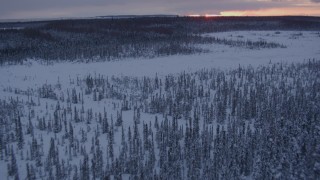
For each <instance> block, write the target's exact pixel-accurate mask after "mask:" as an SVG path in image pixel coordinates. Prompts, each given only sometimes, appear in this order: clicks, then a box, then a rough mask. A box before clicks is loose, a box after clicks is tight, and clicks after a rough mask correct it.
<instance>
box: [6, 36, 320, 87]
mask: <svg viewBox="0 0 320 180" xmlns="http://www.w3.org/2000/svg"><path fill="white" fill-rule="evenodd" d="M205 36H214V37H219V38H226V39H233V40H237V39H240V40H244V41H246V40H261V39H263V40H265V41H267V42H276V43H279V44H283V45H285V46H287V48H273V49H246V48H242V47H229V46H225V45H217V44H212V45H206V46H205V47H204V48H206V49H209V50H210V52H209V53H203V54H195V55H182V56H179V55H175V56H168V57H159V58H154V59H126V60H121V61H111V62H95V63H88V64H85V63H57V64H54V65H48V66H47V65H41V64H39V63H37V62H35V61H32V60H30V61H28V62H27V63H26V64H28V65H27V66H26V65H19V66H5V67H0V82H1V83H0V88H4V87H6V86H8V85H9V86H12V87H19V88H25V87H28V86H30V87H35V86H39V85H42V84H43V83H45V82H48V83H55V82H56V81H57V80H58V78H59V79H60V80H61V81H62V83H63V81H68V80H69V77H71V78H74V77H76V76H77V75H86V74H89V73H91V74H94V73H96V74H101V75H105V76H112V75H116V76H119V75H120V76H139V77H142V76H152V77H153V76H155V75H156V74H158V75H160V76H161V75H167V74H175V73H180V72H182V71H187V72H194V71H197V70H199V69H203V68H220V69H229V68H234V67H238V66H239V65H244V66H246V65H252V66H253V67H256V66H259V65H265V64H267V63H269V62H273V63H274V62H289V63H290V62H300V61H304V60H308V59H313V58H315V59H320V34H319V32H311V31H235V32H222V33H212V34H206V35H205Z"/></svg>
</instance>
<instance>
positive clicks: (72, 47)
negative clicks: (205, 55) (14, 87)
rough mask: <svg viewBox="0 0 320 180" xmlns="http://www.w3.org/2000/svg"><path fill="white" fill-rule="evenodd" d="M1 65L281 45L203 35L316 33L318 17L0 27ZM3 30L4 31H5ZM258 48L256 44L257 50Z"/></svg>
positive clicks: (88, 21)
mask: <svg viewBox="0 0 320 180" xmlns="http://www.w3.org/2000/svg"><path fill="white" fill-rule="evenodd" d="M0 27H2V28H3V29H1V30H0V39H1V42H0V63H1V64H4V63H9V64H16V63H21V62H23V60H26V59H28V58H29V59H41V60H44V61H46V62H48V63H49V62H51V63H52V62H56V61H85V62H86V61H101V60H102V61H106V60H118V59H123V58H128V57H131V58H141V57H145V58H153V57H158V56H168V55H175V54H194V53H202V52H207V50H205V49H201V48H199V47H196V45H197V44H207V43H220V44H225V45H230V46H240V47H245V48H251V49H252V48H257V45H258V48H277V47H283V45H280V44H277V43H268V42H264V41H257V42H249V43H248V42H233V41H230V40H229V41H227V40H220V39H215V38H212V37H203V36H201V34H203V33H210V32H220V31H231V30H233V31H234V30H319V29H320V23H319V21H318V18H316V17H214V18H205V17H202V18H201V17H200V18H191V17H137V18H108V19H80V20H54V21H44V22H29V23H1V24H0ZM6 28H7V29H6ZM259 45H260V46H259Z"/></svg>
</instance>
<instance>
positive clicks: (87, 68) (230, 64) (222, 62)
mask: <svg viewBox="0 0 320 180" xmlns="http://www.w3.org/2000/svg"><path fill="white" fill-rule="evenodd" d="M204 36H213V37H218V38H225V39H231V40H254V41H259V40H264V41H267V42H275V43H280V44H283V45H285V46H286V48H275V49H246V48H243V47H229V46H226V45H217V44H212V45H202V46H201V47H203V48H206V49H208V50H209V51H210V52H209V53H203V54H195V55H175V56H167V57H158V58H154V59H125V60H121V61H109V62H93V63H71V62H66V63H62V62H61V63H55V64H52V65H43V64H41V63H39V62H38V61H35V60H28V61H27V62H26V63H25V64H24V65H15V66H2V67H0V99H8V98H10V97H19V99H21V100H24V101H27V97H26V96H25V95H17V94H14V93H10V92H8V91H7V90H6V89H7V88H9V87H10V88H17V89H20V90H25V91H27V90H28V89H33V90H37V88H39V87H41V86H42V85H43V84H46V83H47V84H51V85H55V84H57V83H58V82H59V83H61V86H62V89H63V92H66V89H67V88H68V89H69V91H70V90H71V88H73V86H71V85H70V81H75V80H76V79H77V78H78V77H79V78H84V77H86V76H87V75H94V74H96V75H103V76H105V77H107V76H108V77H110V76H131V77H143V76H150V77H154V76H155V75H158V76H165V75H168V74H177V73H180V72H183V71H186V72H195V71H198V70H200V69H204V68H207V69H211V68H218V69H231V68H236V67H238V66H239V65H241V66H247V65H251V66H253V67H257V66H259V65H266V64H268V63H270V62H273V63H275V62H288V63H291V62H301V61H304V60H308V59H314V58H315V59H320V35H319V33H318V32H312V31H236V32H234V31H232V32H221V33H210V34H205V35H204ZM74 87H76V86H75V85H74ZM76 88H79V87H76ZM77 90H78V89H77ZM85 99H86V100H87V101H88V102H89V103H85V104H84V107H85V109H89V108H92V109H93V114H95V113H99V112H103V109H104V107H106V108H107V110H108V119H109V121H110V117H111V116H113V120H114V122H115V121H116V114H117V110H115V109H113V108H112V106H113V103H119V101H117V100H110V99H104V100H102V101H100V102H92V95H90V96H89V95H88V96H86V95H85ZM90 100H91V101H90ZM33 101H35V102H37V99H36V97H34V99H33ZM40 103H41V106H39V107H35V111H36V114H37V115H39V116H40V118H41V117H45V118H46V119H48V118H49V115H48V114H47V113H46V109H45V104H48V107H49V109H50V111H53V110H54V107H55V105H56V101H54V100H49V99H40ZM61 106H65V104H61ZM74 106H76V107H77V109H81V104H76V105H73V107H74ZM73 107H72V108H73ZM26 114H27V113H26ZM155 116H156V115H151V114H145V113H142V114H141V123H142V122H144V123H147V124H148V125H149V123H150V122H152V123H153V122H154V119H155ZM157 117H158V118H159V121H161V120H163V119H164V117H162V115H157ZM51 118H53V117H51ZM68 118H70V117H68ZM169 118H170V117H169ZM24 119H25V120H27V117H24ZM93 119H94V120H95V119H96V117H93ZM123 119H125V120H126V122H125V123H124V126H123V128H124V130H125V131H126V132H127V130H128V128H129V127H131V132H133V124H134V123H133V110H130V111H126V112H123ZM22 124H23V125H26V124H27V121H25V122H23V123H22ZM183 124H184V122H179V125H183ZM33 125H34V126H35V124H33ZM96 125H97V123H92V124H89V125H85V124H82V125H81V126H79V125H78V126H77V127H75V129H74V134H75V135H78V136H79V137H81V133H80V131H81V129H84V130H85V131H88V137H87V139H88V141H87V143H86V146H87V149H90V146H91V139H92V138H93V137H94V134H95V132H94V131H93V130H94V129H95V128H96ZM152 126H153V124H152ZM200 127H202V124H200ZM214 127H215V126H214ZM139 128H140V131H139V132H142V126H141V125H140V126H139ZM91 129H93V130H91ZM35 134H36V137H37V136H39V135H40V134H42V132H39V131H38V130H37V131H36V132H35ZM125 136H126V138H127V134H126V135H125ZM140 136H142V133H141V134H140ZM51 138H55V136H54V133H48V134H47V135H46V136H44V137H43V139H44V142H45V143H46V145H45V146H44V149H43V151H44V153H45V154H46V153H47V152H48V150H49V146H50V139H51ZM99 138H100V142H101V141H105V139H107V136H106V135H102V136H100V137H99ZM79 139H80V138H79ZM58 140H59V141H62V138H61V137H58V138H57V141H58ZM57 141H56V143H57ZM25 142H31V138H28V139H25ZM38 143H39V142H38ZM120 145H121V127H115V145H114V153H115V156H118V153H119V148H120V147H121V146H120ZM25 146H26V147H27V148H28V147H29V146H28V144H25ZM27 148H26V149H27ZM101 148H102V149H103V150H106V149H107V144H102V145H101ZM59 150H60V152H59V155H61V157H63V158H66V159H67V158H68V157H67V155H65V153H64V152H63V151H62V150H64V148H59ZM158 153H159V152H158V151H156V155H157V154H158ZM24 156H26V154H24ZM16 158H17V161H18V162H19V161H21V160H20V157H19V156H17V157H16ZM79 161H80V160H79V158H78V159H77V158H74V159H73V161H72V163H73V164H75V165H78V164H79ZM317 167H318V166H317ZM24 168H25V164H24V163H21V164H18V169H19V172H20V173H21V175H20V178H24V177H25V174H26V172H25V169H24ZM21 171H22V172H21ZM6 173H7V168H6V163H4V161H1V162H0V174H6Z"/></svg>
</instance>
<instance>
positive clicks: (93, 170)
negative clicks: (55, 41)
mask: <svg viewBox="0 0 320 180" xmlns="http://www.w3.org/2000/svg"><path fill="white" fill-rule="evenodd" d="M203 36H211V37H216V38H219V39H225V40H231V41H265V42H270V43H271V42H272V43H278V44H281V45H283V46H285V48H270V49H268V48H261V49H249V48H246V47H232V46H228V45H222V44H210V45H201V47H202V48H205V49H207V50H209V52H208V53H201V54H194V55H174V56H166V57H157V58H153V59H140V58H137V59H125V60H121V61H110V62H93V63H87V64H86V63H77V62H73V63H71V62H67V63H54V64H51V65H43V64H41V63H39V61H36V60H28V61H25V63H24V65H6V66H1V67H0V100H1V101H0V105H1V108H2V110H0V112H1V113H3V114H5V115H6V116H3V117H0V120H1V122H2V126H3V128H2V130H4V129H5V130H6V131H7V132H6V133H4V132H1V135H3V134H6V135H5V137H3V138H2V139H1V143H0V144H1V146H3V144H5V145H4V146H3V147H1V160H0V175H2V176H3V177H5V179H14V177H13V175H15V172H16V170H15V168H17V171H18V172H19V173H18V174H19V178H20V179H25V177H29V176H32V177H33V175H34V177H36V179H48V177H51V176H55V177H59V178H60V179H72V178H75V179H80V177H81V176H85V177H84V179H86V177H87V176H86V175H88V174H86V173H88V172H90V173H89V174H90V175H88V176H89V177H90V178H91V179H92V178H97V179H103V177H106V176H110V177H115V178H117V177H122V178H127V179H128V178H129V177H131V178H134V177H135V178H138V179H139V177H142V176H143V177H145V178H151V177H152V178H154V177H158V178H161V177H162V178H165V177H170V178H177V179H179V178H182V179H186V178H187V177H189V178H191V179H192V177H193V178H196V177H199V176H200V175H201V177H204V178H206V177H207V178H209V179H210V178H214V177H215V178H217V177H220V178H222V179H223V178H226V179H229V178H234V177H241V178H242V179H251V178H252V177H255V178H257V179H259V178H261V177H263V176H259V175H260V174H259V173H262V172H260V171H258V170H256V169H254V168H253V166H255V167H257V168H258V169H259V168H260V169H264V167H266V166H267V165H268V164H267V165H261V161H260V158H261V159H262V158H265V159H268V158H267V157H269V156H267V155H265V154H263V152H264V151H263V150H264V148H267V147H264V144H268V143H271V142H272V143H283V142H282V140H283V139H285V135H286V133H282V132H287V131H284V130H283V129H277V130H274V131H275V134H271V135H270V138H269V139H264V135H265V134H263V133H265V132H269V130H272V129H273V128H274V127H273V126H272V125H274V124H272V123H270V124H271V125H270V126H269V124H268V125H265V126H263V125H261V124H259V123H256V122H260V119H259V118H261V117H265V116H264V115H266V116H268V117H269V115H270V114H268V113H267V112H266V110H265V109H267V108H266V107H267V106H268V105H270V104H272V105H274V104H277V105H278V106H277V107H269V106H268V108H271V109H272V108H274V109H276V110H274V111H275V113H274V116H275V117H277V118H278V119H281V120H282V119H283V118H284V115H283V112H284V110H283V107H286V105H287V104H285V103H287V102H286V99H290V98H289V96H290V97H291V96H292V97H296V96H295V95H296V92H301V93H306V94H308V96H307V100H305V101H303V100H301V101H302V102H303V103H305V104H308V106H306V107H301V109H302V110H306V108H307V107H309V109H310V114H312V113H313V114H316V113H317V110H315V109H316V108H315V107H317V106H318V105H320V104H319V101H318V99H317V98H319V92H315V90H316V89H317V88H318V87H317V84H319V83H320V82H319V73H317V71H316V70H314V69H312V67H309V66H307V65H301V68H296V66H290V64H291V63H296V64H298V63H306V64H307V63H308V61H309V60H316V61H319V60H320V32H313V31H230V32H221V33H210V34H203ZM313 63H314V66H315V68H316V67H317V66H318V65H319V63H317V62H314V61H313ZM282 65H283V66H282ZM248 66H251V67H248ZM297 66H298V65H297ZM298 67H300V66H298ZM310 69H311V70H310ZM264 73H265V76H264V75H262V74H264ZM283 76H285V77H283ZM252 79H254V80H252ZM308 80H310V81H308ZM300 81H302V82H300ZM260 83H261V84H260ZM295 83H296V84H297V85H296V84H295ZM301 84H302V85H301ZM278 87H279V89H280V90H281V91H280V90H278ZM304 87H305V89H303V90H301V91H298V90H300V89H299V88H304ZM264 88H265V89H264ZM260 91H261V92H260ZM224 92H228V93H229V94H225V93H224ZM283 92H287V93H285V95H284V94H283ZM277 93H279V94H277ZM313 93H314V94H315V95H314V94H313ZM239 94H240V95H239ZM310 94H311V95H314V97H312V98H311V97H309V95H310ZM273 95H274V97H277V98H279V99H281V100H278V99H277V98H269V97H271V96H272V97H273ZM277 95H278V96H277ZM311 95H310V96H311ZM238 96H239V98H237V97H238ZM260 96H262V97H260ZM256 97H257V99H255V98H256ZM301 97H302V96H301ZM303 97H305V96H303ZM259 98H261V99H259ZM292 99H294V98H292ZM299 100H300V99H299V98H296V99H294V102H291V101H289V100H288V103H289V105H288V106H290V102H291V103H292V104H291V105H292V107H295V106H294V105H293V104H294V103H296V102H300V101H299ZM227 101H228V102H227ZM234 101H236V103H239V104H241V103H242V102H243V104H241V106H240V105H238V106H236V105H234ZM274 101H275V102H274ZM280 101H281V103H280ZM282 101H283V102H282ZM311 101H312V102H311ZM268 103H269V104H268ZM199 104H200V105H199ZM252 104H254V106H256V105H257V107H256V108H257V109H256V110H252V112H251V109H253V108H255V107H254V106H253V105H252ZM279 104H281V106H280V105H279ZM242 105H243V106H242ZM309 105H310V106H309ZM239 106H240V107H239ZM243 107H245V108H243ZM249 107H250V112H249V110H248V111H246V110H247V109H249ZM290 107H291V106H290ZM311 107H312V108H311ZM232 108H234V109H232ZM298 108H300V106H298ZM301 109H300V110H301ZM11 111H12V112H11ZM242 111H243V112H242ZM253 111H256V112H253ZM18 112H19V113H18ZM288 112H289V110H288ZM299 112H300V111H299ZM318 112H319V110H318ZM246 113H248V115H247V114H246ZM264 113H265V114H264ZM280 114H281V117H280ZM260 115H261V116H260ZM230 116H232V118H231V119H230ZM235 116H237V117H241V118H243V119H245V120H243V121H242V120H241V121H240V120H239V122H238V121H235V120H234V119H233V118H234V117H235ZM270 116H271V115H270ZM315 116H316V115H315ZM285 117H286V118H291V116H289V115H288V116H285ZM303 117H305V116H303ZM10 118H13V119H15V121H14V122H12V120H10ZM155 119H157V121H156V120H155ZM191 119H192V121H191ZM257 119H259V120H257ZM318 119H319V118H318ZM318 119H317V117H315V121H313V122H314V123H315V124H316V125H317V127H319V126H318V125H319V122H318ZM189 120H190V121H189ZM308 120H309V119H308ZM19 121H21V122H19ZM43 122H44V124H47V125H45V127H43V124H42V123H43ZM156 122H157V123H156ZM274 123H283V122H282V121H281V122H280V120H279V122H278V121H277V122H274ZM299 123H300V122H298V124H299ZM106 124H108V125H106ZM290 125H291V124H290ZM49 126H50V128H49ZM105 126H107V127H105ZM288 126H289V125H288ZM19 127H22V128H21V129H22V130H21V129H20V130H19ZM265 127H266V128H270V129H267V130H265V129H264V130H265V131H261V132H262V134H259V132H256V131H255V130H256V129H257V128H262V129H263V128H265ZM279 127H280V126H279ZM220 128H221V129H220ZM233 128H236V129H237V130H234V129H233ZM294 128H295V127H294ZM71 129H72V130H71ZM129 129H131V130H130V133H129ZM217 129H218V130H217ZM298 129H299V128H298ZM220 131H221V132H222V131H223V133H224V132H225V131H226V132H227V134H232V133H235V134H233V135H234V136H232V138H234V137H236V138H235V139H232V138H231V137H230V139H232V140H230V139H228V138H227V139H228V140H230V141H228V140H226V143H221V142H222V140H221V139H219V138H222V139H223V138H225V136H224V135H225V134H224V135H222V133H221V132H220ZM314 131H317V130H314ZM219 132H220V133H221V134H219ZM240 132H243V134H246V135H243V136H242V135H241V134H242V133H240ZM237 133H238V134H237ZM251 133H252V134H251ZM277 133H279V134H277ZM288 133H291V132H288ZM8 134H9V135H8ZM208 134H210V135H211V137H209V135H208ZM253 134H255V135H253ZM230 136H231V135H230ZM254 137H256V139H254ZM258 137H259V138H260V139H259V138H258ZM265 137H266V136H265ZM268 137H269V136H268ZM278 137H284V138H283V139H281V138H279V139H277V138H278ZM302 137H303V138H300V139H299V138H297V139H294V140H290V143H291V142H292V144H294V145H292V146H290V145H291V144H290V145H288V149H294V148H293V147H295V148H297V149H299V148H300V147H301V146H303V145H302V144H303V143H304V140H305V139H307V137H309V136H308V135H305V136H302ZM130 138H132V139H130ZM274 138H275V139H274ZM304 138H305V139H304ZM34 139H35V140H36V142H37V143H34ZM223 140H224V139H223ZM242 140H243V141H242ZM52 141H53V143H52ZM227 141H228V142H227ZM314 141H318V140H314ZM219 142H220V143H219ZM238 142H239V143H238ZM242 142H246V143H242ZM247 142H249V143H247ZM253 142H256V144H257V146H255V145H253V144H254V143H253ZM259 142H261V143H260V144H261V147H260V146H258V144H259ZM19 143H20V144H19ZM21 143H22V145H21ZM188 143H191V144H188ZM197 143H198V144H197ZM206 143H208V144H209V145H208V144H206ZM250 143H252V144H250ZM272 143H271V144H268V145H270V146H268V147H274V146H273V145H274V144H272ZM34 144H36V145H34ZM52 144H53V145H52ZM222 144H223V145H222ZM260 144H259V145H260ZM310 144H311V143H310ZM251 145H252V146H251ZM21 146H22V147H21ZM52 146H53V147H52ZM162 146H163V147H162ZM234 146H235V147H237V148H238V149H241V150H243V151H242V152H239V153H237V152H236V151H237V150H234V149H237V148H233V147H234ZM253 146H254V147H253ZM310 146H311V145H310ZM216 147H218V148H220V149H219V150H217V149H214V148H216ZM289 147H290V148H289ZM319 147H320V145H319ZM130 148H132V149H130ZM197 148H198V149H197ZM249 148H252V149H254V148H256V149H255V151H254V152H259V153H261V154H259V153H257V154H255V153H252V154H250V153H251V152H247V151H246V150H245V149H249ZM204 149H205V150H204ZM221 149H222V150H221ZM223 149H224V150H225V152H227V151H228V152H229V149H231V150H230V154H228V153H223V152H224V150H223ZM100 150H101V151H100ZM220 150H221V151H220ZM277 150H278V149H277ZM206 151H208V152H206ZM239 151H240V150H239ZM292 151H293V150H292ZM297 151H299V152H300V149H299V150H297ZM306 151H308V152H309V149H307V150H306ZM12 152H13V153H12ZM197 152H201V153H199V154H197ZM268 152H269V151H268ZM270 152H271V150H270ZM272 152H274V153H276V152H277V153H278V152H280V150H279V151H276V150H275V151H272ZM310 152H311V150H310ZM219 153H221V154H219ZM281 153H284V154H286V153H287V152H286V151H285V150H283V149H281ZM234 154H241V155H243V157H244V156H245V157H246V158H243V159H241V158H242V156H241V157H240V156H239V157H238V156H236V155H235V156H234ZM287 154H288V156H290V157H294V156H295V155H293V154H290V153H287ZM291 155H292V156H291ZM175 157H181V159H176V158H175ZM217 157H223V158H226V159H227V160H221V159H219V160H217V159H215V158H217ZM303 157H304V156H303ZM250 158H252V159H251V160H250ZM308 158H309V156H308ZM13 159H14V160H13ZM99 159H103V160H102V161H100V160H99ZM197 159H201V161H200V160H199V161H200V162H198V161H197ZM233 159H237V160H238V159H239V161H236V160H235V161H236V162H235V161H233ZM244 159H245V160H244ZM306 159H307V158H306ZM211 160H212V161H211ZM240 160H241V161H240ZM242 160H243V161H245V162H246V163H245V164H247V166H245V167H243V169H241V170H235V169H233V171H232V172H233V173H234V174H232V173H226V171H227V170H226V169H227V168H229V167H231V166H232V165H235V164H237V165H239V164H244V163H243V161H242ZM272 160H275V159H272ZM286 160H287V159H285V158H284V159H282V160H281V163H288V162H287V161H286ZM229 161H230V162H229ZM249 161H250V162H249ZM270 161H271V160H270ZM95 162H97V163H98V164H95ZM195 162H196V163H195ZM212 162H220V163H222V164H223V163H225V164H223V165H224V166H223V167H225V169H219V171H218V170H217V169H214V168H217V167H210V168H211V169H210V168H209V166H208V167H207V166H205V165H206V164H207V165H208V164H213V163H212ZM272 162H274V161H272ZM303 162H306V163H307V161H303ZM99 163H100V164H99ZM130 163H131V164H130ZM198 163H199V165H194V164H198ZM259 163H260V164H259ZM290 163H291V162H290ZM317 163H318V164H317ZM14 164H15V165H14ZM26 164H28V165H26ZM312 165H314V166H315V168H319V170H320V161H319V162H313V164H312ZM27 166H28V167H27ZM279 166H280V165H279ZM301 166H303V167H304V166H305V165H301ZM31 167H32V168H31ZM99 167H101V169H99ZM205 167H207V168H208V169H205ZM299 167H300V166H299V165H297V166H294V167H293V166H292V169H290V170H288V171H290V173H291V171H295V170H296V169H299ZM172 168H177V169H175V171H176V172H179V173H176V172H172V171H170V169H172ZM268 168H270V172H272V173H273V174H272V175H273V177H276V178H279V179H281V178H288V176H287V174H285V171H284V170H283V169H281V168H280V167H278V166H277V167H275V166H273V164H272V166H270V167H269V166H268ZM279 168H280V170H279ZM282 168H283V167H282ZM294 168H296V169H294ZM28 169H29V170H28ZM89 169H90V171H89ZM260 169H259V170H260ZM306 171H307V170H306ZM193 172H194V173H193ZM212 172H219V173H217V174H212ZM10 173H11V174H10ZM303 173H305V174H306V173H307V172H303ZM303 173H302V174H303ZM51 174H54V175H51ZM133 174H134V175H135V176H133ZM305 174H304V176H303V177H308V176H307V175H305ZM300 177H301V176H300ZM59 178H58V179H59Z"/></svg>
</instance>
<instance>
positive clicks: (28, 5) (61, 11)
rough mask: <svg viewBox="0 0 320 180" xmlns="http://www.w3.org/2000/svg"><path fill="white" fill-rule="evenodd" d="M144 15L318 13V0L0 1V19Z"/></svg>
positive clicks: (319, 12)
mask: <svg viewBox="0 0 320 180" xmlns="http://www.w3.org/2000/svg"><path fill="white" fill-rule="evenodd" d="M143 14H178V15H194V14H201V15H205V14H208V15H209V14H210V15H225V16H227V15H244V16H250V15H256V16H259V15H260V16H261V15H311V16H320V0H0V19H29V18H60V17H93V16H104V15H143Z"/></svg>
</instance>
